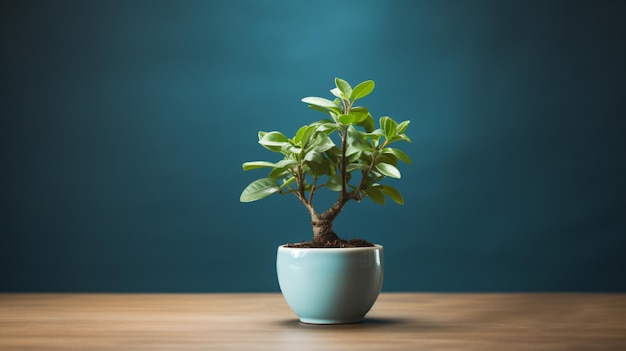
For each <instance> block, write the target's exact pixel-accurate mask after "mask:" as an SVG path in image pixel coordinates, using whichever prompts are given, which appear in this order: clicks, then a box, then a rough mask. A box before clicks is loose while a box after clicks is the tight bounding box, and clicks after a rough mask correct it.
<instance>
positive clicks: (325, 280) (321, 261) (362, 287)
mask: <svg viewBox="0 0 626 351" xmlns="http://www.w3.org/2000/svg"><path fill="white" fill-rule="evenodd" d="M383 268H384V260H383V247H382V246H381V245H376V246H374V247H358V248H332V249H327V248H324V249H308V248H290V247H286V246H285V245H282V246H279V247H278V254H277V259H276V271H277V273H278V283H279V285H280V290H281V291H282V293H283V296H284V298H285V300H286V301H287V304H288V305H289V307H290V308H291V309H292V310H293V311H294V312H295V313H296V314H297V315H298V317H299V318H300V321H301V322H303V323H312V324H341V323H356V322H360V321H362V320H363V318H364V317H365V314H366V313H367V312H368V311H369V310H370V309H371V308H372V306H373V305H374V302H375V301H376V298H377V297H378V294H379V293H380V289H381V288H382V284H383Z"/></svg>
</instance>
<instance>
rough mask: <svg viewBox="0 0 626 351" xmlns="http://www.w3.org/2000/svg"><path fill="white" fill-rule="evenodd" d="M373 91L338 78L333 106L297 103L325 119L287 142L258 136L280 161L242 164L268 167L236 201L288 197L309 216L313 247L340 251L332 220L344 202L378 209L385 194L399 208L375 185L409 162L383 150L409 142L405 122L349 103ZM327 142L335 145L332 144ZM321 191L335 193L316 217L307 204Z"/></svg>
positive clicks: (393, 193) (312, 100) (318, 101)
mask: <svg viewBox="0 0 626 351" xmlns="http://www.w3.org/2000/svg"><path fill="white" fill-rule="evenodd" d="M373 90H374V81H372V80H368V81H364V82H362V83H360V84H358V85H357V86H355V87H354V88H352V87H351V86H350V84H348V82H346V81H345V80H343V79H340V78H335V88H333V89H331V90H330V92H331V93H332V94H333V95H334V96H335V97H336V99H334V101H331V100H328V99H324V98H320V97H306V98H304V99H302V102H304V103H306V104H308V105H309V107H310V108H312V109H314V110H317V111H321V112H323V113H325V114H326V115H328V116H329V117H330V118H329V119H328V118H327V119H323V120H320V121H317V122H313V123H311V124H309V125H305V126H302V127H301V128H300V129H298V131H297V132H296V134H295V136H294V137H293V138H291V139H289V138H287V137H286V136H285V135H284V134H282V133H280V132H277V131H273V132H264V131H260V132H259V134H258V137H259V144H261V145H262V146H263V147H265V148H266V149H268V150H270V151H273V152H276V153H279V154H281V155H282V156H283V159H282V160H280V161H278V162H276V163H272V162H268V161H253V162H245V163H244V164H243V170H244V171H248V170H252V169H257V168H269V169H270V172H269V175H268V176H267V177H266V178H261V179H257V180H255V181H253V182H252V183H250V184H249V185H248V186H247V187H246V188H245V189H244V190H243V192H242V193H241V197H240V201H241V202H252V201H256V200H260V199H263V198H265V197H267V196H269V195H271V194H274V193H278V194H281V195H285V194H293V195H295V196H296V197H297V198H298V199H299V200H300V202H301V203H302V204H303V205H304V207H306V209H307V210H308V211H309V213H310V215H311V224H312V226H313V240H312V243H313V245H315V246H339V247H341V246H344V244H345V243H346V241H344V240H342V239H340V238H339V237H338V236H337V234H336V233H335V232H334V231H333V221H334V220H335V219H336V218H337V216H338V215H339V213H341V211H342V210H343V208H344V206H345V205H346V203H347V202H349V201H350V200H355V201H357V202H360V201H361V199H363V198H365V197H369V198H370V199H371V200H372V201H374V202H376V203H378V204H384V203H385V195H386V196H387V197H389V198H390V199H392V200H393V201H395V202H396V203H398V204H401V205H402V204H404V199H403V197H402V195H401V194H400V192H399V191H398V190H397V189H396V188H394V187H392V186H390V185H383V184H381V183H380V182H381V181H382V180H383V179H385V178H386V177H391V178H397V179H399V178H400V171H399V170H398V168H397V164H398V160H400V161H403V162H406V163H407V164H410V163H411V160H410V158H409V156H407V154H406V153H404V152H403V151H401V150H399V149H397V148H391V147H390V146H389V145H391V144H392V143H395V142H397V141H407V142H411V140H410V139H409V137H408V136H407V135H406V134H405V131H406V129H407V127H408V126H409V123H410V121H404V122H401V123H397V122H396V121H394V120H393V119H391V118H390V117H388V116H384V117H381V118H380V119H379V128H376V126H375V124H374V118H373V117H372V115H371V114H370V113H369V111H368V110H367V109H366V108H365V107H362V106H355V102H356V101H357V100H359V99H361V98H363V97H365V96H367V95H369V94H370V93H371V92H372V91H373ZM332 138H335V139H336V140H337V143H336V142H335V141H333V139H332ZM322 188H327V189H329V190H331V191H335V192H338V197H337V200H336V201H335V202H334V204H332V205H331V206H330V207H329V208H328V209H326V210H325V211H324V212H321V213H320V212H318V211H317V210H316V209H315V207H314V205H313V200H314V198H315V194H316V193H317V191H318V190H320V189H322Z"/></svg>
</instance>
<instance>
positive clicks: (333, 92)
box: [330, 88, 344, 99]
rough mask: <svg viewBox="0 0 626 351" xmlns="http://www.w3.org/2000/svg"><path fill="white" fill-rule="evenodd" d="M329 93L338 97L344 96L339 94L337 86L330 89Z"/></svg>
mask: <svg viewBox="0 0 626 351" xmlns="http://www.w3.org/2000/svg"><path fill="white" fill-rule="evenodd" d="M330 93H331V94H333V95H334V96H336V97H338V98H340V99H343V98H344V97H343V95H341V90H339V88H333V89H330Z"/></svg>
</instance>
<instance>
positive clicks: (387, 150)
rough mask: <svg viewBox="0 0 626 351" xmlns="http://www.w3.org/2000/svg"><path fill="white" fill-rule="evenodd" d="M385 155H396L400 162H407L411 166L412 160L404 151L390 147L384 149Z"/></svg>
mask: <svg viewBox="0 0 626 351" xmlns="http://www.w3.org/2000/svg"><path fill="white" fill-rule="evenodd" d="M383 153H384V154H391V155H394V156H395V157H397V158H398V159H399V160H400V161H402V162H405V163H407V164H409V165H410V164H411V159H410V158H409V155H407V154H406V153H404V151H402V150H398V149H394V148H390V147H386V148H384V149H383Z"/></svg>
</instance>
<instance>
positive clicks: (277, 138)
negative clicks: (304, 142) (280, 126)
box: [259, 132, 289, 146]
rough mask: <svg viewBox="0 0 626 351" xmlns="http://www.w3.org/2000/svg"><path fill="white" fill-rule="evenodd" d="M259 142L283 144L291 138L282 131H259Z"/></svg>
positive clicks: (265, 144) (273, 144) (263, 143)
mask: <svg viewBox="0 0 626 351" xmlns="http://www.w3.org/2000/svg"><path fill="white" fill-rule="evenodd" d="M259 136H260V138H259V144H261V145H263V146H283V145H285V144H288V143H289V139H287V137H286V136H285V135H284V134H283V133H281V132H269V133H264V134H263V136H261V134H260V133H259Z"/></svg>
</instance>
